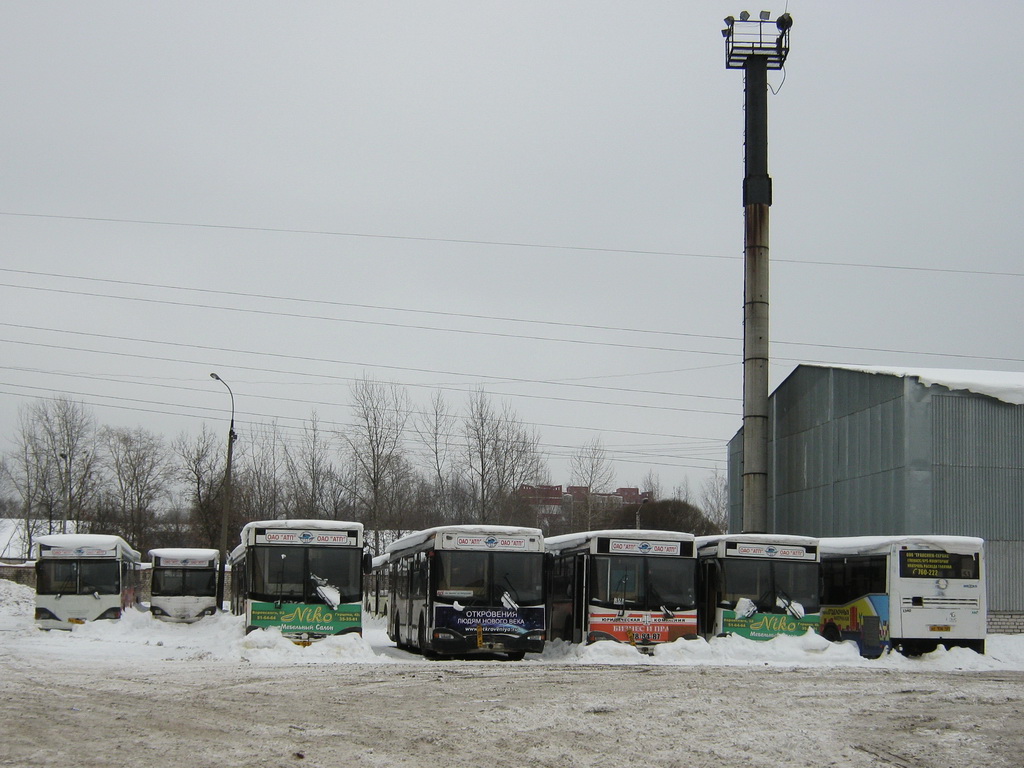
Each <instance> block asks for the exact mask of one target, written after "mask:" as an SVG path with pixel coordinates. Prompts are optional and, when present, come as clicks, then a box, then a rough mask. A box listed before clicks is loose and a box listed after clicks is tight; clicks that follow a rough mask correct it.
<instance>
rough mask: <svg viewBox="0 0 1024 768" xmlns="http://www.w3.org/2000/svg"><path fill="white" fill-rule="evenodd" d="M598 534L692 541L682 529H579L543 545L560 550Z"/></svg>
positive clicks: (554, 550)
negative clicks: (577, 531)
mask: <svg viewBox="0 0 1024 768" xmlns="http://www.w3.org/2000/svg"><path fill="white" fill-rule="evenodd" d="M598 536H606V537H608V538H615V539H660V540H661V541H693V538H694V537H693V534H692V533H683V532H682V531H656V530H644V529H640V530H637V529H635V528H625V529H620V530H608V531H580V532H579V533H565V534H562V535H561V536H551V537H549V538H546V539H544V546H545V547H546V548H547V550H548V551H549V552H561V551H562V550H563V549H571V548H572V547H578V546H580V545H582V544H585V543H587V542H588V541H590V540H592V539H596V538H597V537H598Z"/></svg>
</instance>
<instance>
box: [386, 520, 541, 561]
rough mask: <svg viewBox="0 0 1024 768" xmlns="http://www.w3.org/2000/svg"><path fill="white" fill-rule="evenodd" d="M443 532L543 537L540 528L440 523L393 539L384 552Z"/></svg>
mask: <svg viewBox="0 0 1024 768" xmlns="http://www.w3.org/2000/svg"><path fill="white" fill-rule="evenodd" d="M444 533H459V534H465V535H470V536H488V535H494V536H538V537H543V535H544V534H543V532H542V531H541V529H540V528H521V527H519V526H514V525H441V526H438V527H436V528H427V529H425V530H422V531H416V532H415V533H410V534H409V535H408V536H403V537H402V538H400V539H398V541H393V542H391V543H390V544H388V546H387V547H386V548H385V550H384V551H385V552H386V553H388V554H390V553H392V552H400V551H402V550H404V549H409V548H410V547H416V546H419V545H420V544H424V543H426V542H427V541H429V540H430V539H431V538H433V537H434V536H437V535H438V534H444Z"/></svg>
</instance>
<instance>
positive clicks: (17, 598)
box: [0, 579, 36, 630]
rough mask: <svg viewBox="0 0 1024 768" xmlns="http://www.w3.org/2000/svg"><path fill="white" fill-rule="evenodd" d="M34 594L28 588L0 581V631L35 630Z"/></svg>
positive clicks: (11, 582)
mask: <svg viewBox="0 0 1024 768" xmlns="http://www.w3.org/2000/svg"><path fill="white" fill-rule="evenodd" d="M35 612H36V593H35V592H34V591H33V590H32V589H30V588H29V587H25V586H22V585H21V584H15V583H14V582H13V581H8V580H7V579H0V629H4V630H21V629H35Z"/></svg>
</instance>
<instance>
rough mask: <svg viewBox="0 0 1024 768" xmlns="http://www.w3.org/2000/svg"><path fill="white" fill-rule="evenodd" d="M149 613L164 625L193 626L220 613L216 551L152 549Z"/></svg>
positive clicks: (217, 555) (150, 553)
mask: <svg viewBox="0 0 1024 768" xmlns="http://www.w3.org/2000/svg"><path fill="white" fill-rule="evenodd" d="M149 559H150V560H151V561H152V563H153V568H152V575H153V578H152V582H151V587H150V598H149V611H150V613H152V614H153V616H154V617H155V618H157V619H160V620H162V621H173V622H185V623H190V622H193V621H198V620H199V619H201V618H203V616H212V615H213V614H215V613H216V612H217V565H218V563H219V562H220V553H219V552H218V551H217V550H216V549H151V550H149Z"/></svg>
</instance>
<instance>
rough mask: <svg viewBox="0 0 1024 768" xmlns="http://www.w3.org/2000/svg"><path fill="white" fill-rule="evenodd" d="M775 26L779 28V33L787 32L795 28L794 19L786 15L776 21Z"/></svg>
mask: <svg viewBox="0 0 1024 768" xmlns="http://www.w3.org/2000/svg"><path fill="white" fill-rule="evenodd" d="M775 26H776V27H778V28H779V32H785V31H786V30H787V29H789V28H790V27H792V26H793V17H792V16H790V15H789V14H788V13H784V14H782V15H781V16H779V18H777V19H776V20H775Z"/></svg>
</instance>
